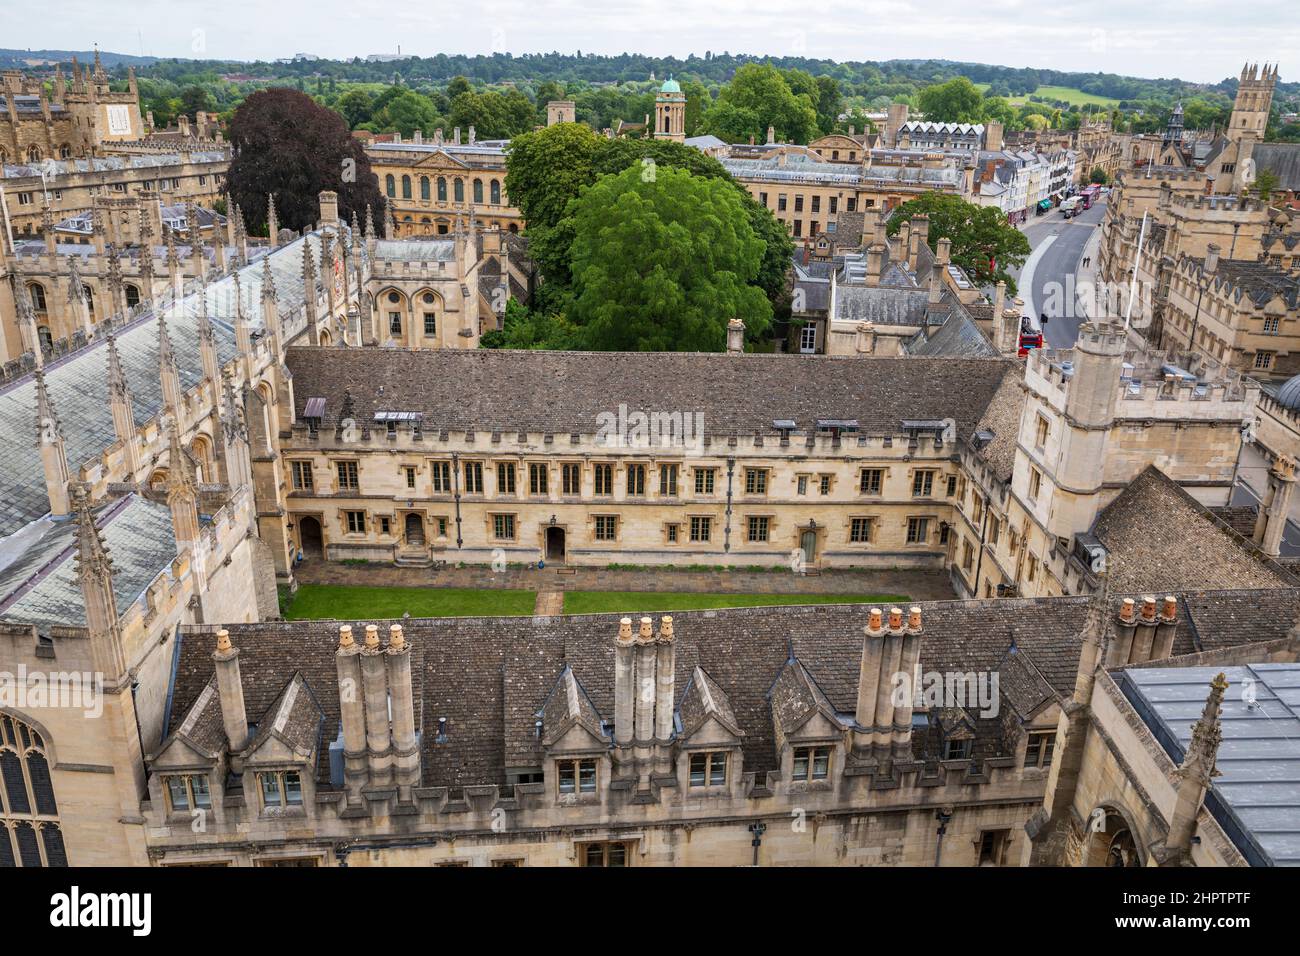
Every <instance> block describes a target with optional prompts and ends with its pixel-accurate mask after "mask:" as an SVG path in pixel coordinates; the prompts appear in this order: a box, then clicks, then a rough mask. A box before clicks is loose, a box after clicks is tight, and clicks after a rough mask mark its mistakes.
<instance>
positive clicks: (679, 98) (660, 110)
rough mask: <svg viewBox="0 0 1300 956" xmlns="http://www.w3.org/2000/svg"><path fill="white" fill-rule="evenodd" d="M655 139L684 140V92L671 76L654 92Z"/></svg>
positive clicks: (680, 141)
mask: <svg viewBox="0 0 1300 956" xmlns="http://www.w3.org/2000/svg"><path fill="white" fill-rule="evenodd" d="M655 139H670V140H672V141H673V142H674V143H684V142H686V94H685V93H683V92H682V88H681V86H680V85H679V84H678V82H677V81H676V80H674V79H673V78H672V77H671V76H670V77H669V78H668V79H666V80H664V85H663V86H661V87H659V92H658V93H656V94H655Z"/></svg>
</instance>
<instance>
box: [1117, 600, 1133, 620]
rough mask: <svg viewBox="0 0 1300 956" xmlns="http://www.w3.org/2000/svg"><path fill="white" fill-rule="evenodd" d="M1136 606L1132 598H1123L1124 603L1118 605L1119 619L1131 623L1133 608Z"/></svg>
mask: <svg viewBox="0 0 1300 956" xmlns="http://www.w3.org/2000/svg"><path fill="white" fill-rule="evenodd" d="M1136 606H1137V602H1135V601H1134V600H1133V599H1132V598H1125V599H1124V603H1122V604H1121V605H1120V606H1119V619H1120V620H1121V621H1123V622H1124V623H1125V624H1132V623H1133V615H1134V609H1135V608H1136Z"/></svg>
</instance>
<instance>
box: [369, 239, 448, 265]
mask: <svg viewBox="0 0 1300 956" xmlns="http://www.w3.org/2000/svg"><path fill="white" fill-rule="evenodd" d="M455 257H456V243H455V241H454V240H452V239H380V240H378V241H376V242H375V258H376V259H398V260H402V261H406V262H414V261H419V262H450V261H451V260H452V259H454V258H455Z"/></svg>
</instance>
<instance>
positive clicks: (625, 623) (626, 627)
mask: <svg viewBox="0 0 1300 956" xmlns="http://www.w3.org/2000/svg"><path fill="white" fill-rule="evenodd" d="M618 639H619V640H620V641H630V640H632V619H631V618H630V617H625V618H621V619H620V620H619V622H618Z"/></svg>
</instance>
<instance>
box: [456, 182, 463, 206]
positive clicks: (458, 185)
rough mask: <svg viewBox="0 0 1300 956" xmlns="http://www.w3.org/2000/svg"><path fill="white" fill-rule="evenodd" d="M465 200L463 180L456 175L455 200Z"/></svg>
mask: <svg viewBox="0 0 1300 956" xmlns="http://www.w3.org/2000/svg"><path fill="white" fill-rule="evenodd" d="M464 201H465V180H463V179H461V178H460V177H459V176H457V177H456V202H464Z"/></svg>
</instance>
